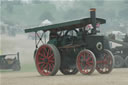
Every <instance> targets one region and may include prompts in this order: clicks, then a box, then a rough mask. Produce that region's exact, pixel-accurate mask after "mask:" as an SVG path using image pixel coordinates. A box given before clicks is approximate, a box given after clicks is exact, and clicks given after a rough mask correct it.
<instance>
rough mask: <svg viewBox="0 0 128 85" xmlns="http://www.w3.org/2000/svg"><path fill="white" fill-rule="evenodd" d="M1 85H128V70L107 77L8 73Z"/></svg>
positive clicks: (118, 71) (96, 73) (120, 70)
mask: <svg viewBox="0 0 128 85" xmlns="http://www.w3.org/2000/svg"><path fill="white" fill-rule="evenodd" d="M0 85H128V68H127V69H126V68H123V69H114V70H113V72H111V73H110V74H107V75H102V74H99V73H98V72H96V71H95V72H94V73H93V74H92V75H89V76H87V75H82V74H80V73H78V74H76V75H67V76H66V75H63V74H61V73H60V72H58V73H57V75H56V76H48V77H47V76H40V75H39V74H38V73H37V72H10V73H9V72H7V73H2V74H1V84H0Z"/></svg>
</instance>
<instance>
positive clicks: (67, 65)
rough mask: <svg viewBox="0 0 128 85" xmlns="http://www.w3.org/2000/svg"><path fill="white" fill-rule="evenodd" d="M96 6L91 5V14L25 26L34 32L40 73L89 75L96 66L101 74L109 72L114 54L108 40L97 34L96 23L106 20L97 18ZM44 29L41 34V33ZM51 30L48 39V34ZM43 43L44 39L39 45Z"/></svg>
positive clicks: (28, 30) (35, 55)
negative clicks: (30, 26) (82, 17)
mask: <svg viewBox="0 0 128 85" xmlns="http://www.w3.org/2000/svg"><path fill="white" fill-rule="evenodd" d="M95 11H96V9H94V8H92V9H90V18H84V19H80V20H74V21H69V22H64V23H59V24H53V25H48V26H42V27H36V28H30V29H25V32H26V33H28V32H35V43H36V49H35V52H34V59H35V64H36V67H37V70H38V72H39V73H40V74H41V75H45V76H51V75H55V74H56V73H57V72H58V70H60V71H61V72H62V73H63V74H65V75H69V74H76V73H77V72H78V71H79V72H80V73H82V74H85V75H89V74H92V73H93V72H94V70H95V69H96V70H97V71H98V72H99V73H101V74H107V73H110V72H111V71H112V69H113V64H114V58H113V55H112V53H111V52H110V51H109V44H108V40H107V39H106V38H105V37H104V36H101V35H97V32H99V31H97V29H96V28H97V25H98V24H104V23H106V20H104V19H101V18H96V16H95ZM39 31H42V35H40V34H38V32H39ZM47 31H49V32H50V36H49V41H48V42H46V41H47V38H46V36H45V33H47ZM40 43H42V44H41V45H40Z"/></svg>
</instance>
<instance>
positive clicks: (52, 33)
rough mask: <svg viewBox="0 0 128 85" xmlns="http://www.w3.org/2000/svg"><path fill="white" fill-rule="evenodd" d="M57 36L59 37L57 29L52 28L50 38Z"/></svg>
mask: <svg viewBox="0 0 128 85" xmlns="http://www.w3.org/2000/svg"><path fill="white" fill-rule="evenodd" d="M57 37H58V34H57V30H51V31H50V40H51V39H54V38H57Z"/></svg>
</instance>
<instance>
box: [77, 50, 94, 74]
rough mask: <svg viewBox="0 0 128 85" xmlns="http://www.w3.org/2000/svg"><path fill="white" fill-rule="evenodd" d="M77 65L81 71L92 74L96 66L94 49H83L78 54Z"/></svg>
mask: <svg viewBox="0 0 128 85" xmlns="http://www.w3.org/2000/svg"><path fill="white" fill-rule="evenodd" d="M76 65H77V68H78V70H79V71H80V73H82V74H84V75H89V74H92V73H93V72H94V70H95V68H96V58H95V55H94V54H93V52H92V51H90V50H87V49H86V50H82V51H80V53H79V54H78V56H77V60H76Z"/></svg>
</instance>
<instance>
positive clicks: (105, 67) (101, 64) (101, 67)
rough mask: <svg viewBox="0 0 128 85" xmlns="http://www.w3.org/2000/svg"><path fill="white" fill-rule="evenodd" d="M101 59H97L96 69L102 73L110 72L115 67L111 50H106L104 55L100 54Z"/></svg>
mask: <svg viewBox="0 0 128 85" xmlns="http://www.w3.org/2000/svg"><path fill="white" fill-rule="evenodd" d="M99 57H100V60H98V61H97V65H96V69H97V71H98V72H99V73H101V74H107V73H110V72H111V71H112V69H113V67H114V56H113V54H112V53H111V52H110V51H109V50H106V49H105V50H104V51H103V53H102V55H101V56H99Z"/></svg>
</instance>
